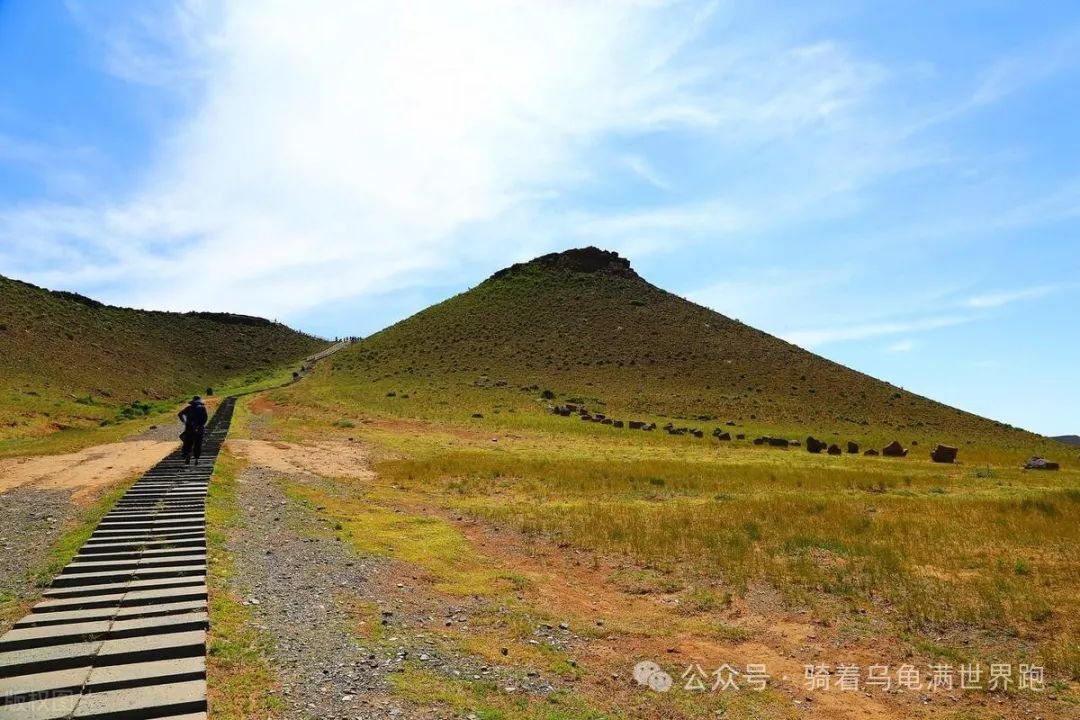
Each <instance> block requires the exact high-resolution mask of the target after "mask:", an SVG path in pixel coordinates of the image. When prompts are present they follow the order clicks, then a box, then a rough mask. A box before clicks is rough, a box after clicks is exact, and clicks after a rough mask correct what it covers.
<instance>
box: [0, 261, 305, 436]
mask: <svg viewBox="0 0 1080 720" xmlns="http://www.w3.org/2000/svg"><path fill="white" fill-rule="evenodd" d="M325 344H326V343H325V342H323V341H321V340H319V339H317V338H314V337H311V336H309V335H304V334H302V333H299V332H296V331H294V330H291V329H289V328H288V327H286V326H284V325H281V324H279V323H273V322H270V321H268V320H263V319H262V318H254V317H248V316H244V315H231V314H226V313H184V314H181V313H167V312H150V311H142V310H131V309H127V308H118V307H111V306H107V305H104V304H102V303H99V302H97V301H94V300H91V299H89V298H86V297H83V296H81V295H76V294H74V293H67V292H51V291H48V290H44V289H42V288H39V287H35V286H34V285H30V284H27V283H23V282H19V281H17V280H11V279H8V278H4V277H0V358H3V362H2V363H0V410H2V413H0V441H7V440H18V439H26V438H33V437H40V436H43V435H47V434H50V433H54V432H55V431H57V430H66V429H71V428H89V427H97V426H99V425H101V424H109V423H113V422H117V421H122V420H125V419H130V418H132V417H136V416H144V415H147V414H150V413H151V412H153V411H155V410H159V409H162V408H167V407H171V406H172V405H173V404H174V403H175V402H176V401H178V400H179V399H181V398H182V397H183V396H185V395H190V394H192V393H194V392H200V393H202V392H204V391H205V389H206V388H207V387H218V388H219V389H220V388H221V386H223V385H224V384H227V383H232V384H237V383H244V382H253V381H256V380H258V379H260V378H263V377H265V376H267V375H268V374H271V373H273V372H275V371H280V368H281V367H282V366H283V365H284V364H286V363H292V362H295V361H296V360H298V359H299V358H302V357H304V356H305V355H307V354H309V353H311V352H313V351H315V350H318V349H319V348H321V347H324V346H325Z"/></svg>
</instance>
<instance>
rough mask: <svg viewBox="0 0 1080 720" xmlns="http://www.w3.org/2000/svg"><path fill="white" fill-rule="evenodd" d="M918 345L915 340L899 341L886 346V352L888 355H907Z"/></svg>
mask: <svg viewBox="0 0 1080 720" xmlns="http://www.w3.org/2000/svg"><path fill="white" fill-rule="evenodd" d="M917 345H918V343H917V342H915V341H914V340H910V339H908V340H897V341H896V342H894V343H892V344H890V345H886V346H885V352H887V353H907V352H911V351H912V350H914V349H915V348H916V346H917Z"/></svg>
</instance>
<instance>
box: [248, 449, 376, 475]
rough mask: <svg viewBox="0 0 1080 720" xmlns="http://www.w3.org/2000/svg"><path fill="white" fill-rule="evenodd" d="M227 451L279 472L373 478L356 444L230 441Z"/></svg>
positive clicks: (361, 450) (362, 452)
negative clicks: (229, 450)
mask: <svg viewBox="0 0 1080 720" xmlns="http://www.w3.org/2000/svg"><path fill="white" fill-rule="evenodd" d="M229 448H230V449H231V450H232V451H233V452H235V453H236V454H237V455H239V456H240V457H242V458H244V459H245V460H247V461H248V462H249V463H251V464H252V465H257V466H259V467H263V468H267V469H269V470H275V471H277V472H281V473H304V474H308V475H318V476H320V477H327V478H334V477H347V478H359V479H370V478H372V477H374V475H373V474H372V472H371V470H369V469H368V466H367V456H366V454H365V452H364V449H363V447H362V446H361V445H360V444H359V443H350V442H320V443H315V444H314V445H296V444H292V443H283V442H265V441H262V440H229Z"/></svg>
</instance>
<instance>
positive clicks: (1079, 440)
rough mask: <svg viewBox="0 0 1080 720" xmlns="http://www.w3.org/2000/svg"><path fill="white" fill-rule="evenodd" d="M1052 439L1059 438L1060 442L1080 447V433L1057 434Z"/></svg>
mask: <svg viewBox="0 0 1080 720" xmlns="http://www.w3.org/2000/svg"><path fill="white" fill-rule="evenodd" d="M1050 439H1051V440H1057V441H1058V442H1061V443H1065V444H1066V445H1072V446H1074V447H1080V435H1057V436H1055V437H1052V438H1050Z"/></svg>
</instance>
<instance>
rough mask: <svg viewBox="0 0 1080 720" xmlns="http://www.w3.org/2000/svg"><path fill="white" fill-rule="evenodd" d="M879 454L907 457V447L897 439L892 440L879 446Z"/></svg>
mask: <svg viewBox="0 0 1080 720" xmlns="http://www.w3.org/2000/svg"><path fill="white" fill-rule="evenodd" d="M881 454H882V455H884V456H885V457H907V448H906V447H904V446H903V445H901V444H900V441H899V440H893V441H892V442H891V443H889V444H888V445H886V446H885V447H883V448H881Z"/></svg>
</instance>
